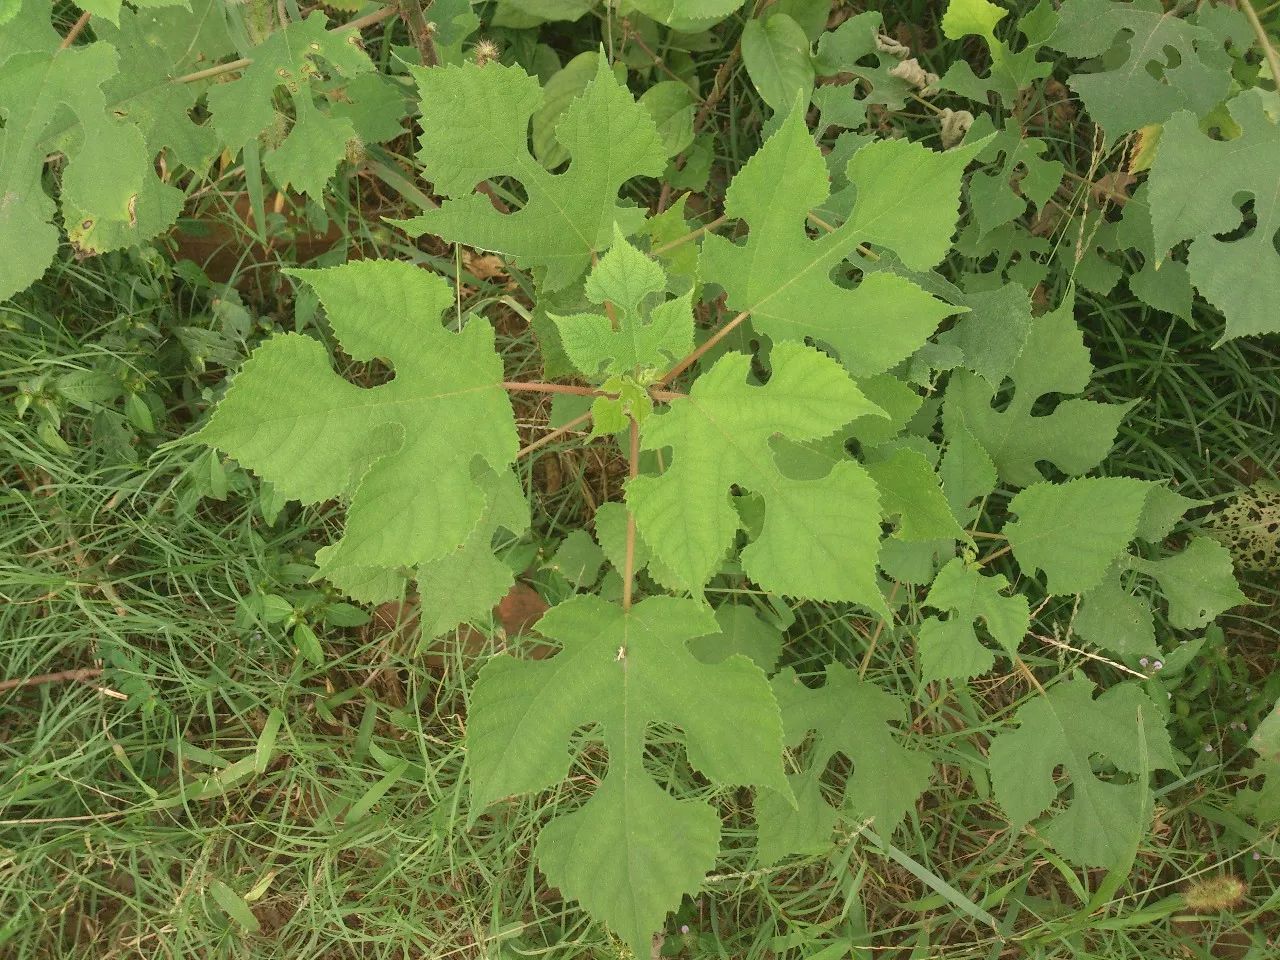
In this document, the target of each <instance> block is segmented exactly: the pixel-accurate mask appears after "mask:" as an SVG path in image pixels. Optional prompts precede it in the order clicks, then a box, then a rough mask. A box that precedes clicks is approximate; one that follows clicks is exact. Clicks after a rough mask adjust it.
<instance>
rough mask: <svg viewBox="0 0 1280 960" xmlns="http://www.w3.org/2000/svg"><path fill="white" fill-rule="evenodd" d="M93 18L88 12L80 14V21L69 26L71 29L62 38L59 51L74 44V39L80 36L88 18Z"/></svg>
mask: <svg viewBox="0 0 1280 960" xmlns="http://www.w3.org/2000/svg"><path fill="white" fill-rule="evenodd" d="M91 16H93V14H91V13H90V12H89V11H88V10H86V11H85V12H84V13H82V14H80V19H79V20H77V21H76V22H75V23H73V24H72V25H71V29H70V30H68V31H67V35H66V36H65V37H63V38H62V42H61V43H60V44H58V49H59V50H65V49H67V47H69V46H71V45H72V44H73V43H75V42H76V37H78V36H80V33H81V31H83V30H84V28H85V27H86V26H88V24H89V18H90V17H91Z"/></svg>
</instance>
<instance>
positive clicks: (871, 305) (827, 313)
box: [702, 110, 977, 376]
mask: <svg viewBox="0 0 1280 960" xmlns="http://www.w3.org/2000/svg"><path fill="white" fill-rule="evenodd" d="M976 149H977V148H962V149H956V150H950V151H948V152H946V153H934V152H932V151H930V150H927V149H926V148H924V147H922V146H920V145H919V144H916V143H910V142H908V141H906V140H884V141H879V142H876V143H871V144H868V145H867V146H865V147H863V148H862V149H860V150H858V151H857V153H855V154H854V155H853V158H852V159H851V160H850V161H849V165H848V171H847V173H848V179H849V182H850V183H851V184H853V185H854V187H855V188H856V190H857V198H858V199H857V203H856V204H855V206H854V209H853V212H852V214H851V215H850V217H849V219H848V220H846V221H845V223H844V224H842V225H841V226H839V227H838V228H836V229H835V230H833V231H831V232H829V233H824V234H823V235H822V236H819V237H818V238H817V239H816V240H811V239H809V236H808V234H807V232H806V224H807V218H808V216H809V213H810V211H811V210H813V209H815V208H816V207H818V206H820V205H821V204H822V203H823V202H824V201H825V200H826V199H827V197H828V196H829V194H830V190H829V188H828V183H827V171H826V164H825V162H824V161H823V158H822V153H821V151H820V150H819V149H818V147H817V146H816V145H815V144H814V142H813V138H812V137H811V136H810V134H809V131H808V130H807V129H806V127H805V125H804V116H803V111H799V110H796V111H792V112H791V113H790V114H789V115H788V117H787V119H786V120H785V121H783V124H782V126H781V128H780V129H779V130H778V131H777V132H776V133H774V134H773V136H771V137H770V138H769V139H768V140H767V141H766V142H765V144H764V146H763V147H761V148H760V150H758V151H757V152H756V154H755V155H754V156H753V157H752V158H751V159H750V160H749V161H747V164H746V165H745V166H744V167H743V168H742V170H741V171H740V172H739V173H738V175H737V176H736V177H734V179H733V182H732V183H731V184H730V185H729V189H728V192H727V194H726V198H725V214H726V215H727V216H729V217H734V218H737V219H741V220H745V221H746V222H747V223H748V224H749V225H750V228H751V231H750V233H749V235H748V237H747V240H746V243H744V244H736V243H733V242H732V241H730V240H727V239H725V238H724V237H719V236H709V237H707V238H706V240H705V241H704V243H703V248H702V273H703V277H704V279H706V280H708V281H710V282H713V283H718V284H720V286H722V287H723V288H724V289H725V292H726V295H727V300H726V302H727V305H728V306H729V307H730V308H731V309H733V310H744V311H749V312H750V313H751V317H752V323H753V324H754V325H755V328H756V329H757V330H759V331H760V332H761V333H764V334H766V335H768V336H769V337H771V338H772V339H774V340H775V341H779V340H802V339H805V338H813V339H816V340H819V341H822V342H823V343H827V344H830V345H831V346H832V347H833V348H834V349H835V350H836V352H837V353H838V354H839V357H840V360H841V362H842V363H843V364H844V365H845V367H846V368H847V369H848V370H849V371H850V372H851V373H853V374H854V375H856V376H870V375H872V374H876V373H883V372H884V371H886V370H888V369H889V368H891V367H892V366H893V365H894V364H896V363H898V362H899V361H901V360H903V359H905V358H906V357H908V356H910V355H911V354H912V353H914V352H915V350H916V349H918V348H919V347H920V346H921V345H922V344H923V343H924V342H925V340H926V338H927V337H928V336H929V334H931V333H932V332H933V331H934V330H935V329H936V328H937V326H938V323H939V322H940V321H941V320H942V319H943V318H944V317H947V316H950V315H951V314H953V313H956V312H957V310H956V308H955V307H952V306H950V305H949V304H946V303H943V302H942V301H941V300H938V299H936V298H934V297H931V296H930V295H929V294H927V293H925V292H924V291H923V290H921V289H920V288H919V287H918V286H916V285H915V284H913V283H911V282H910V281H908V280H906V279H904V278H902V277H899V276H897V275H895V274H891V273H887V272H880V273H874V274H870V275H868V276H867V277H866V278H864V279H863V280H862V282H861V283H860V284H858V286H856V287H853V288H849V287H845V286H841V285H840V284H837V283H835V282H834V281H833V280H832V279H831V273H832V271H833V270H835V269H836V268H837V267H838V266H839V265H840V263H841V261H843V260H844V259H845V257H847V256H849V255H850V254H852V253H854V252H855V251H856V250H857V249H858V247H859V245H860V244H871V245H874V246H883V247H886V248H888V249H891V250H893V251H894V252H895V253H896V254H897V255H898V257H899V258H900V259H901V260H902V261H903V262H904V263H906V264H907V265H908V266H911V267H915V268H918V269H928V268H929V267H932V266H933V265H934V264H936V263H937V262H938V261H939V260H941V259H942V257H943V256H944V255H945V254H946V252H947V249H948V247H949V246H950V241H951V234H952V233H953V231H954V230H955V225H956V215H957V205H958V203H959V198H960V176H961V174H962V172H963V171H964V167H965V164H966V163H967V162H968V161H969V160H970V159H971V158H972V156H973V154H974V152H975V150H976Z"/></svg>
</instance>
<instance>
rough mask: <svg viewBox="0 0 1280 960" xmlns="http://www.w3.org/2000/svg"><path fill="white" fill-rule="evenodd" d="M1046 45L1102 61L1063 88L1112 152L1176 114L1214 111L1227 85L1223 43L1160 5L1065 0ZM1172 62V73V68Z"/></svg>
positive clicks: (1148, 0) (1144, 0) (1149, 0)
mask: <svg viewBox="0 0 1280 960" xmlns="http://www.w3.org/2000/svg"><path fill="white" fill-rule="evenodd" d="M1059 17H1060V21H1059V24H1058V29H1057V30H1055V31H1054V32H1053V35H1052V37H1050V39H1049V45H1050V46H1052V47H1053V48H1054V49H1055V50H1060V51H1061V52H1063V53H1065V54H1067V55H1068V56H1071V57H1101V56H1102V55H1103V54H1106V53H1108V51H1109V50H1111V49H1112V48H1113V47H1118V50H1117V53H1118V55H1117V56H1114V57H1111V56H1108V57H1104V58H1103V66H1102V68H1101V69H1099V70H1097V71H1095V72H1092V73H1077V74H1075V75H1074V76H1072V77H1071V78H1070V79H1069V80H1067V86H1069V87H1070V88H1071V89H1072V90H1073V91H1074V92H1075V93H1076V94H1077V95H1078V96H1079V97H1080V99H1081V100H1083V101H1084V106H1085V109H1086V110H1088V111H1089V115H1090V116H1091V117H1092V118H1093V119H1094V121H1095V122H1096V123H1097V124H1098V125H1099V126H1100V127H1102V129H1103V130H1105V131H1106V134H1107V143H1108V144H1112V143H1114V142H1115V141H1116V140H1118V139H1119V138H1120V137H1122V136H1124V135H1125V134H1126V133H1130V132H1132V131H1134V130H1137V129H1139V128H1141V127H1145V126H1147V125H1148V124H1155V123H1164V122H1165V121H1166V120H1168V119H1169V118H1170V117H1171V116H1173V115H1174V113H1176V112H1177V111H1179V110H1189V111H1191V112H1192V113H1193V114H1195V115H1196V116H1197V117H1199V116H1203V115H1204V114H1206V113H1208V112H1209V111H1210V110H1212V109H1213V108H1214V107H1215V106H1217V104H1218V103H1219V101H1221V100H1222V99H1223V97H1225V96H1226V95H1227V91H1228V89H1229V87H1230V84H1231V57H1230V56H1229V55H1228V54H1227V51H1226V50H1225V49H1224V48H1223V45H1222V41H1221V40H1220V39H1219V38H1218V37H1216V36H1215V35H1214V33H1213V32H1212V31H1210V30H1208V29H1206V28H1204V27H1200V26H1196V25H1194V24H1192V23H1189V22H1188V21H1186V20H1183V19H1181V18H1179V17H1177V16H1174V15H1173V14H1172V13H1171V12H1170V11H1167V10H1165V9H1164V6H1163V4H1161V3H1160V0H1135V2H1132V3H1120V2H1118V0H1066V2H1064V3H1063V4H1062V7H1061V9H1060V10H1059ZM1170 62H1173V63H1175V64H1176V66H1169V63H1170Z"/></svg>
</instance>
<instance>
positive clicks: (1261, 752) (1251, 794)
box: [1231, 704, 1280, 825]
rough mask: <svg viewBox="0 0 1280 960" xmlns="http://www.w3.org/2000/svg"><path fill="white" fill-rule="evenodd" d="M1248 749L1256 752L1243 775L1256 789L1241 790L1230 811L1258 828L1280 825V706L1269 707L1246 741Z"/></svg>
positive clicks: (1235, 797) (1233, 799) (1233, 800)
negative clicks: (1252, 822)
mask: <svg viewBox="0 0 1280 960" xmlns="http://www.w3.org/2000/svg"><path fill="white" fill-rule="evenodd" d="M1249 749H1250V750H1254V751H1256V752H1257V754H1258V757H1257V759H1256V760H1255V761H1254V763H1253V766H1252V767H1250V768H1249V770H1248V771H1246V773H1247V775H1248V776H1249V777H1250V778H1251V779H1254V780H1259V781H1260V782H1259V783H1258V785H1257V786H1256V787H1254V788H1252V789H1242V790H1240V791H1239V792H1238V793H1237V794H1236V795H1235V796H1234V797H1233V798H1232V802H1231V806H1232V809H1234V810H1235V811H1236V812H1238V813H1239V814H1240V815H1241V816H1244V817H1248V818H1249V819H1251V820H1253V821H1254V822H1255V823H1258V824H1260V825H1270V824H1273V823H1278V822H1280V704H1276V706H1274V707H1272V708H1271V710H1269V711H1268V712H1267V714H1266V716H1264V717H1263V718H1262V722H1261V723H1259V724H1258V726H1257V728H1256V729H1255V730H1254V731H1253V736H1251V737H1250V738H1249Z"/></svg>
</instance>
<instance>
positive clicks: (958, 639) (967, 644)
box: [919, 557, 1031, 682]
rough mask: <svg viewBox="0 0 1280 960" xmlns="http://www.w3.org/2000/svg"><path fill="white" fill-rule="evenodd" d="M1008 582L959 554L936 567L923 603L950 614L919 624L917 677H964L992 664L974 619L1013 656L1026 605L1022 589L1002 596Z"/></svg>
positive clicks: (1027, 620)
mask: <svg viewBox="0 0 1280 960" xmlns="http://www.w3.org/2000/svg"><path fill="white" fill-rule="evenodd" d="M1008 587H1009V581H1008V580H1007V579H1006V578H1005V577H1004V576H1002V575H1001V574H998V573H997V574H993V575H992V576H989V577H984V576H983V575H982V573H981V571H980V570H979V568H977V567H973V566H970V565H969V564H967V563H965V562H964V561H963V560H961V559H960V558H959V557H957V558H955V559H954V560H951V561H950V562H949V563H948V564H947V565H946V566H945V567H943V568H942V569H941V570H940V571H939V572H938V576H937V577H936V578H935V579H934V581H933V586H931V587H930V588H929V595H928V597H926V598H925V604H926V606H930V607H933V608H934V609H936V610H945V611H948V612H949V614H950V615H949V616H948V617H947V619H946V620H942V619H940V618H938V617H929V618H928V619H927V620H925V621H924V622H923V623H921V624H920V634H919V644H920V661H921V668H920V674H921V679H923V680H924V681H926V682H929V681H933V680H944V679H945V680H965V679H968V678H969V677H976V676H979V675H981V674H984V673H986V672H987V671H988V670H990V669H991V666H992V664H993V663H994V662H995V657H994V656H993V655H992V653H991V651H990V650H988V649H987V648H986V647H985V646H983V644H982V642H981V641H980V640H979V639H978V634H977V631H976V630H975V629H974V626H973V625H974V623H975V622H976V621H978V620H982V621H984V622H985V623H986V626H987V630H988V632H990V634H991V636H992V637H994V638H995V640H996V641H997V642H998V643H999V644H1000V646H1001V647H1003V648H1004V651H1005V652H1006V653H1008V654H1009V656H1011V657H1014V656H1017V653H1018V645H1019V644H1020V643H1021V642H1022V638H1023V637H1025V636H1026V634H1027V630H1028V628H1029V627H1030V625H1031V608H1030V606H1029V605H1028V603H1027V598H1026V597H1025V596H1023V595H1021V594H1014V595H1013V596H1008V597H1006V596H1004V595H1003V594H1002V593H1001V591H1003V590H1006V589H1008Z"/></svg>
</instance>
